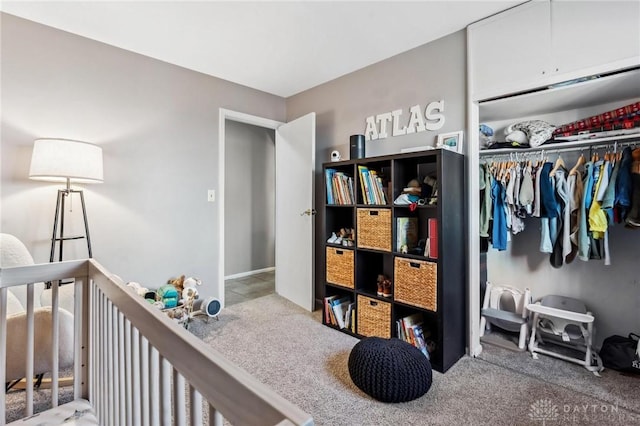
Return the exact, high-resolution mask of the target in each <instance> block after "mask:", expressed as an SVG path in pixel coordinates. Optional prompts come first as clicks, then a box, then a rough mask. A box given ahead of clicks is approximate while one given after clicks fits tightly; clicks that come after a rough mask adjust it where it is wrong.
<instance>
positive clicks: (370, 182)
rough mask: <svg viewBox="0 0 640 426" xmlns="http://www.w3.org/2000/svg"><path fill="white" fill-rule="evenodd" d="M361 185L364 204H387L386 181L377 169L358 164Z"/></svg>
mask: <svg viewBox="0 0 640 426" xmlns="http://www.w3.org/2000/svg"><path fill="white" fill-rule="evenodd" d="M358 175H359V177H360V187H361V189H362V201H363V203H364V204H378V205H383V204H387V197H386V195H385V191H384V183H383V179H382V177H381V176H379V175H378V172H377V171H375V170H370V169H369V168H368V167H366V166H358Z"/></svg>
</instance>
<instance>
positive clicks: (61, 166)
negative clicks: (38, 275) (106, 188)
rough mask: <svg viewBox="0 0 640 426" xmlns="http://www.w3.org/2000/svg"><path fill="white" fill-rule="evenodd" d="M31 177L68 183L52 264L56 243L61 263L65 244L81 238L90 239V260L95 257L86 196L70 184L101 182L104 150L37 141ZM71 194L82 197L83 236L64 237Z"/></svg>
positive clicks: (53, 244) (57, 216)
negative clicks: (66, 203)
mask: <svg viewBox="0 0 640 426" xmlns="http://www.w3.org/2000/svg"><path fill="white" fill-rule="evenodd" d="M29 178H30V179H35V180H44V181H49V182H64V183H66V188H65V189H59V190H58V200H57V202H56V213H55V217H54V220H53V235H52V237H51V254H50V257H49V261H50V262H53V261H54V259H55V250H56V243H58V245H59V249H58V260H59V261H62V252H63V243H64V242H65V241H68V240H78V239H82V238H85V239H86V240H87V249H88V251H89V257H93V253H92V251H91V237H90V236H89V223H88V221H87V210H86V208H85V204H84V193H83V192H82V190H81V189H71V183H72V182H73V183H102V181H103V174H102V148H100V147H99V146H96V145H93V144H90V143H87V142H79V141H73V140H67V139H37V140H36V141H35V142H34V143H33V154H32V156H31V169H30V170H29ZM72 194H78V195H79V196H80V204H81V206H82V217H83V219H84V232H85V234H84V236H73V237H65V235H64V225H65V223H64V219H65V201H66V199H67V197H71V196H72ZM58 230H59V232H58Z"/></svg>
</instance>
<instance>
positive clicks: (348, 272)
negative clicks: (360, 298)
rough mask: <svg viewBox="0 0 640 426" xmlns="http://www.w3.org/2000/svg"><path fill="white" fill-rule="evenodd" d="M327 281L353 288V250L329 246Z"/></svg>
mask: <svg viewBox="0 0 640 426" xmlns="http://www.w3.org/2000/svg"><path fill="white" fill-rule="evenodd" d="M327 282H328V283H331V284H337V285H341V286H343V287H348V288H353V282H354V278H353V250H346V249H339V248H335V247H327Z"/></svg>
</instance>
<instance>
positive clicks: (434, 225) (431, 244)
mask: <svg viewBox="0 0 640 426" xmlns="http://www.w3.org/2000/svg"><path fill="white" fill-rule="evenodd" d="M427 227H428V228H429V236H428V238H427V244H426V246H425V249H426V250H425V252H426V253H425V256H427V257H430V258H431V259H437V258H438V219H436V218H429V219H428V220H427Z"/></svg>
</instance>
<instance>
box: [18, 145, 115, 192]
mask: <svg viewBox="0 0 640 426" xmlns="http://www.w3.org/2000/svg"><path fill="white" fill-rule="evenodd" d="M29 178H30V179H36V180H46V181H49V182H66V181H67V179H69V180H70V181H71V182H80V183H102V181H103V175H102V148H100V147H99V146H97V145H93V144H90V143H87V142H79V141H72V140H67V139H38V140H36V141H35V142H34V143H33V154H32V155H31V168H30V170H29Z"/></svg>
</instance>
